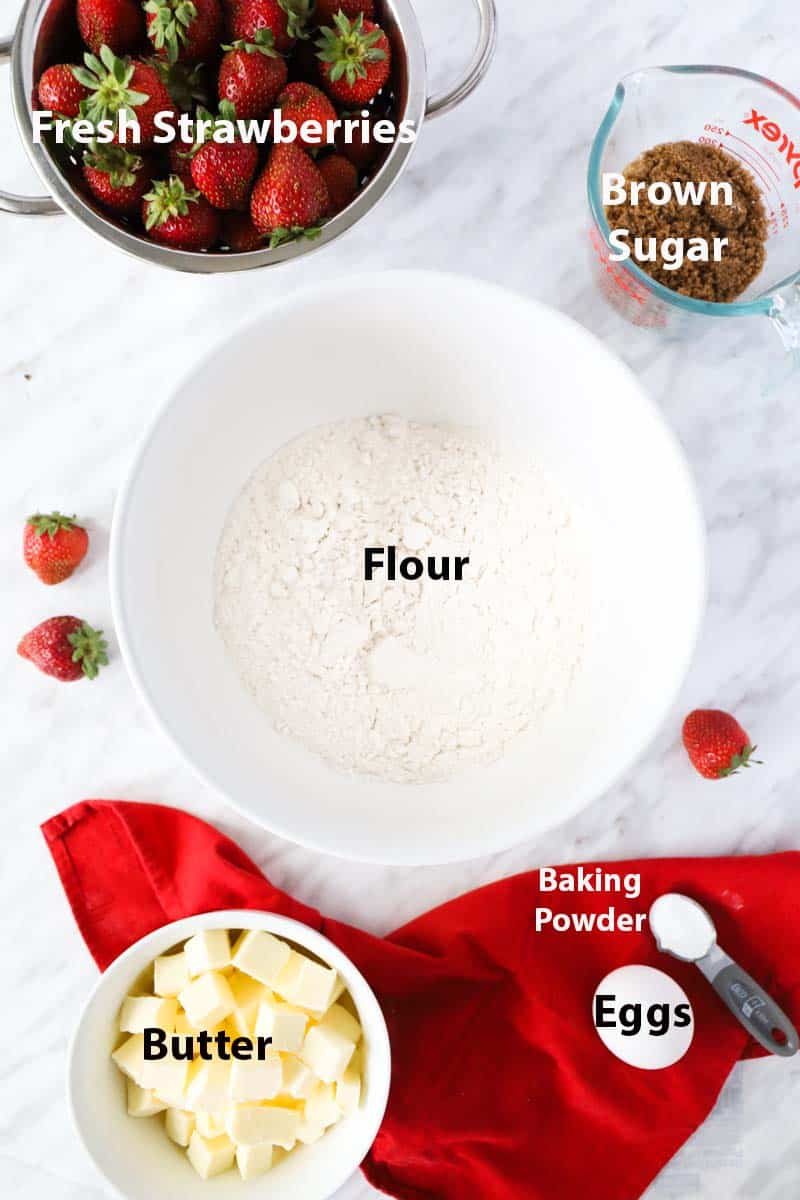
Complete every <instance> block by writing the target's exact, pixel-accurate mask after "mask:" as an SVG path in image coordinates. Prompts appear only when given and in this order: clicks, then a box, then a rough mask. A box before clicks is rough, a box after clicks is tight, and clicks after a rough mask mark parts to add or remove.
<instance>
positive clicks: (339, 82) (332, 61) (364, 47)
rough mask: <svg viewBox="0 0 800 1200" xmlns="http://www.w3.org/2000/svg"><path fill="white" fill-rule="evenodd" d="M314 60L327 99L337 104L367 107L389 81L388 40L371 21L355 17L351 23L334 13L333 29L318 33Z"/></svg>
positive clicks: (340, 14)
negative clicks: (363, 105)
mask: <svg viewBox="0 0 800 1200" xmlns="http://www.w3.org/2000/svg"><path fill="white" fill-rule="evenodd" d="M317 57H318V58H319V60H320V62H321V63H322V75H323V79H324V81H325V86H326V88H327V90H328V93H329V95H331V96H333V98H334V100H337V101H338V102H339V103H340V104H347V105H359V104H367V103H369V101H370V100H372V98H373V97H374V96H376V95H377V94H378V92H379V91H380V90H381V88H382V87H383V86H384V84H385V83H386V81H387V80H388V78H389V72H390V70H391V66H392V52H391V47H390V46H389V39H388V38H387V36H386V34H385V33H384V32H383V30H382V29H381V27H380V25H376V24H375V23H374V22H373V21H365V20H364V17H363V16H362V15H361V14H359V15H358V16H357V17H356V18H355V20H353V21H351V20H350V19H349V18H348V17H346V16H345V14H344V13H343V12H340V13H337V14H336V16H335V17H334V20H333V26H326V27H325V28H324V29H321V30H320V34H319V38H318V39H317Z"/></svg>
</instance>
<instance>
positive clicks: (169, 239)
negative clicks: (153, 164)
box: [142, 175, 222, 250]
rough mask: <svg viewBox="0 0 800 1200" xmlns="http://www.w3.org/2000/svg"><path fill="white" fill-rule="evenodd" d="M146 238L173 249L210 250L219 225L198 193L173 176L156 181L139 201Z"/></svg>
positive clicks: (217, 217) (203, 198)
mask: <svg viewBox="0 0 800 1200" xmlns="http://www.w3.org/2000/svg"><path fill="white" fill-rule="evenodd" d="M142 220H143V221H144V227H145V229H146V230H147V233H148V235H149V236H150V237H151V238H152V239H153V241H155V242H163V243H164V245H166V246H172V247H173V249H175V250H210V249H211V247H212V246H214V245H215V244H216V242H217V241H218V240H219V235H220V229H221V227H222V222H221V219H220V215H219V213H218V212H217V210H216V209H215V208H212V206H211V205H210V204H209V203H208V201H207V200H206V199H205V197H204V196H201V195H200V194H199V193H198V192H191V191H187V190H186V187H185V186H184V184H183V183H182V182H181V180H180V179H178V177H177V175H171V176H170V178H169V179H163V180H159V182H158V183H155V184H154V185H153V190H152V191H151V192H148V193H147V195H146V196H145V198H144V200H143V201H142Z"/></svg>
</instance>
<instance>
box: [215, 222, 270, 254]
mask: <svg viewBox="0 0 800 1200" xmlns="http://www.w3.org/2000/svg"><path fill="white" fill-rule="evenodd" d="M264 238H265V235H264V234H263V233H261V232H260V230H258V229H256V227H255V225H254V224H253V218H252V217H251V216H250V213H243V212H228V213H225V216H224V217H223V218H222V240H223V242H225V244H226V246H229V247H230V248H231V250H233V251H234V253H235V254H246V253H247V252H248V251H249V250H263V249H264Z"/></svg>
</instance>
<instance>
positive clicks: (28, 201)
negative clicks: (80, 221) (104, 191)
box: [0, 38, 62, 217]
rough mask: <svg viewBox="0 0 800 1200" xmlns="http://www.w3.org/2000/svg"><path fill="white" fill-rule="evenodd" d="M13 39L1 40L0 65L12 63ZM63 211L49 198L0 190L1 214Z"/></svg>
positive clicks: (37, 215)
mask: <svg viewBox="0 0 800 1200" xmlns="http://www.w3.org/2000/svg"><path fill="white" fill-rule="evenodd" d="M13 45H14V39H13V38H8V39H5V38H0V65H2V64H3V63H6V62H10V61H11V49H12V47H13ZM61 211H62V210H61V209H60V208H59V206H58V205H57V204H56V202H55V200H51V199H50V197H49V196H16V195H14V193H13V192H4V191H3V190H2V189H1V188H0V212H10V213H19V214H23V215H25V216H35V217H42V216H50V215H51V214H53V213H60V212H61Z"/></svg>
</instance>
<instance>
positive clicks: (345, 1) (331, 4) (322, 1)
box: [314, 0, 375, 25]
mask: <svg viewBox="0 0 800 1200" xmlns="http://www.w3.org/2000/svg"><path fill="white" fill-rule="evenodd" d="M339 12H343V13H344V15H345V16H346V17H350V19H351V20H352V19H353V17H357V16H358V14H359V13H361V15H362V16H364V17H366V18H367V19H368V20H372V18H373V17H374V16H375V3H374V0H317V6H316V8H315V9H314V23H315V24H316V25H330V24H332V22H333V21H334V20H335V18H336V14H337V13H339Z"/></svg>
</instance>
